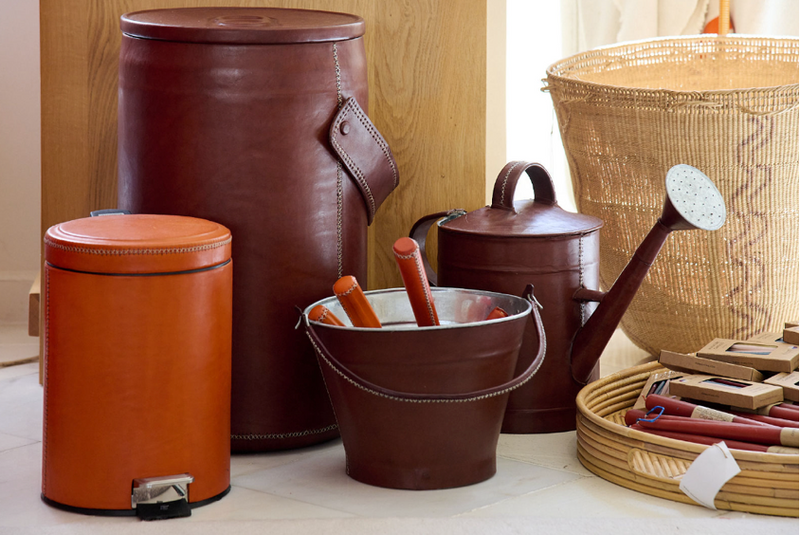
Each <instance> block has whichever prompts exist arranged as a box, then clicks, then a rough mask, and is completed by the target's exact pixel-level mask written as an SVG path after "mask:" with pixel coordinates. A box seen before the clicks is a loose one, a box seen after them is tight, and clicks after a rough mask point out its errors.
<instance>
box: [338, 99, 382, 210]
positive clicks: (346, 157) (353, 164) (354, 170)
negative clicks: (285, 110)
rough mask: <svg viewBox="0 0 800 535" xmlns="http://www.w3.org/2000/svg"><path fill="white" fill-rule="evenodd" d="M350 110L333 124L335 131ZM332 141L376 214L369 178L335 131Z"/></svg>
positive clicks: (370, 208)
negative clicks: (340, 141) (337, 137)
mask: <svg viewBox="0 0 800 535" xmlns="http://www.w3.org/2000/svg"><path fill="white" fill-rule="evenodd" d="M348 111H350V110H349V109H348V110H345V113H342V114H341V115H340V116H339V119H338V120H337V121H336V123H335V124H334V126H333V128H334V132H336V131H338V129H339V125H340V124H341V123H342V121H343V120H344V119H345V118H346V117H347V115H348V114H347V112H348ZM331 143H333V146H334V147H335V148H336V152H337V153H338V154H339V156H341V158H342V160H344V161H345V163H347V167H348V169H350V170H351V172H352V173H353V175H354V176H355V179H356V180H357V181H358V183H359V185H360V186H361V187H362V188H363V189H364V191H365V192H366V194H367V198H368V199H369V211H370V214H372V215H373V216H374V215H375V212H376V208H375V197H374V196H373V195H372V190H371V189H370V187H369V184H368V183H367V180H366V178H365V177H364V173H363V171H361V168H359V167H358V165H357V164H356V162H355V161H353V159H352V158H351V157H350V155H349V154H348V153H347V151H346V150H344V147H342V146H341V145H340V144H339V142H338V141H337V139H336V134H335V133H334V135H333V136H331Z"/></svg>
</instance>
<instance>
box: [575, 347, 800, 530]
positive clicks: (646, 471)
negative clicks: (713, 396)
mask: <svg viewBox="0 0 800 535" xmlns="http://www.w3.org/2000/svg"><path fill="white" fill-rule="evenodd" d="M663 370H664V368H663V367H662V366H661V365H660V364H658V363H657V362H653V363H648V364H643V365H641V366H636V367H633V368H629V369H627V370H624V371H622V372H619V373H615V374H613V375H609V376H607V377H604V378H602V379H600V380H599V381H596V382H594V383H591V384H589V385H588V386H586V387H585V388H584V389H583V390H581V392H580V393H579V394H578V398H577V406H578V417H577V418H578V421H577V435H578V458H579V459H580V461H581V463H582V464H583V465H584V466H585V467H586V468H587V469H589V470H590V471H592V472H594V473H595V474H597V475H598V476H600V477H602V478H603V479H606V480H608V481H611V482H612V483H616V484H618V485H622V486H623V487H627V488H629V489H633V490H637V491H639V492H644V493H646V494H652V495H653V496H659V497H661V498H667V499H669V500H674V501H676V502H683V503H691V504H694V503H695V502H694V501H692V500H691V499H690V498H689V497H688V496H686V495H685V494H684V493H683V492H682V491H681V490H680V488H679V487H678V485H679V484H680V478H681V477H682V476H683V474H684V473H685V472H686V470H687V469H688V468H689V465H691V464H692V461H694V459H695V457H697V456H698V455H699V454H700V453H702V452H703V450H705V448H706V447H707V446H703V445H700V444H692V443H689V442H684V441H681V440H673V439H670V438H664V437H660V436H657V435H651V434H648V433H643V432H641V431H636V430H633V429H629V428H628V427H625V419H624V418H625V413H626V412H627V411H628V409H630V408H631V407H632V406H633V404H634V402H635V401H636V398H637V397H638V396H639V393H640V392H641V390H642V388H643V387H644V384H645V382H646V381H647V378H648V377H649V376H650V374H651V373H654V372H657V371H663ZM732 453H733V456H734V458H735V459H736V461H737V462H738V463H739V467H740V468H741V469H742V471H741V472H740V473H739V474H738V475H737V476H736V477H734V478H733V479H731V480H730V481H728V483H726V484H725V485H724V486H723V487H722V489H721V490H720V492H719V494H717V498H716V500H715V502H714V504H715V506H716V507H717V509H727V510H732V511H745V512H749V513H760V514H767V515H778V516H791V517H797V516H798V456H797V455H781V454H774V453H759V452H749V451H741V450H732Z"/></svg>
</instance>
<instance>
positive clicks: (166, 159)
mask: <svg viewBox="0 0 800 535" xmlns="http://www.w3.org/2000/svg"><path fill="white" fill-rule="evenodd" d="M121 29H122V32H123V37H122V48H121V52H120V71H119V84H120V85H119V207H120V208H124V209H128V210H130V211H132V212H134V213H139V212H148V213H160V214H180V215H191V216H195V217H202V218H205V219H211V220H213V221H219V222H220V223H222V224H224V225H225V226H227V227H228V228H230V229H231V232H232V233H233V234H234V235H235V236H236V239H235V241H234V243H233V257H234V258H235V264H234V288H233V296H234V297H233V299H234V304H233V318H234V319H233V392H232V413H231V434H232V448H233V450H234V451H265V450H274V449H283V448H291V447H299V446H305V445H309V444H313V443H316V442H320V441H323V440H327V439H331V438H334V437H336V436H337V435H338V431H337V429H336V423H335V419H334V415H333V412H332V410H331V407H330V401H329V399H328V396H327V394H326V392H325V388H324V385H323V382H322V377H321V375H320V372H319V369H318V367H317V364H316V359H315V358H314V354H313V351H312V349H311V348H310V346H309V345H308V343H307V341H306V340H304V337H303V334H302V333H301V332H299V331H296V330H295V329H294V323H295V321H296V317H297V316H296V312H295V307H296V306H302V305H304V304H305V303H309V302H312V301H315V300H318V299H321V298H323V297H325V296H327V295H330V292H331V284H332V281H335V280H336V279H337V278H338V277H340V276H342V275H344V274H349V275H353V276H355V277H356V278H357V279H358V280H359V281H360V282H361V284H363V285H364V286H365V287H366V284H367V280H366V279H367V225H368V224H369V223H370V222H371V221H372V219H373V217H374V215H375V212H376V210H377V209H378V207H379V206H380V204H381V202H382V201H383V200H384V199H385V198H386V196H387V195H388V194H389V193H390V192H391V191H392V190H393V189H394V188H395V187H396V186H397V184H398V175H397V168H396V166H395V163H394V160H393V157H392V153H391V151H390V150H389V147H388V145H387V144H386V142H385V141H384V139H383V138H382V137H381V135H380V134H379V133H378V131H377V130H376V129H375V127H374V126H373V125H372V123H371V122H370V121H369V119H368V118H367V115H366V113H365V111H364V110H366V109H367V69H366V67H367V63H366V56H365V52H364V44H363V39H362V37H361V36H362V34H363V32H364V21H363V20H362V19H361V18H360V17H357V16H354V15H348V14H343V13H329V12H319V11H307V10H292V9H270V8H187V9H170V10H154V11H143V12H138V13H131V14H128V15H124V16H123V17H122V21H121Z"/></svg>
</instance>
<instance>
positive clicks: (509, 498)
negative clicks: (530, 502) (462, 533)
mask: <svg viewBox="0 0 800 535" xmlns="http://www.w3.org/2000/svg"><path fill="white" fill-rule="evenodd" d="M576 475H578V474H576ZM591 478H592V476H579V477H578V479H571V480H569V481H561V482H559V483H556V484H554V485H548V486H547V487H542V488H540V489H536V490H532V491H530V492H525V493H523V494H518V495H516V496H508V497H507V498H503V499H502V500H499V501H497V502H494V503H490V504H486V505H482V506H480V507H476V508H475V509H472V510H470V511H465V512H463V513H458V514H457V515H453V516H451V517H450V518H459V517H462V516H464V515H468V514H470V513H474V512H477V511H482V510H484V509H488V508H489V507H494V506H496V505H500V504H501V503H505V502H507V501H509V500H516V499H519V498H522V497H524V496H531V495H533V494H536V493H539V492H544V491H547V490H552V489H555V488H558V487H562V486H564V485H570V484H573V483H578V482H579V481H582V480H585V479H591Z"/></svg>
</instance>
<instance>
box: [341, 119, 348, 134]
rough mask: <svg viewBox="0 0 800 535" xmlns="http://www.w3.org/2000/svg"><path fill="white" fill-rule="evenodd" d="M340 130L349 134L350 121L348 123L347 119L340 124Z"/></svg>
mask: <svg viewBox="0 0 800 535" xmlns="http://www.w3.org/2000/svg"><path fill="white" fill-rule="evenodd" d="M339 131H340V132H341V133H342V134H343V135H345V136H346V135H347V134H349V133H350V123H348V122H347V121H343V122H342V124H341V126H339Z"/></svg>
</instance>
